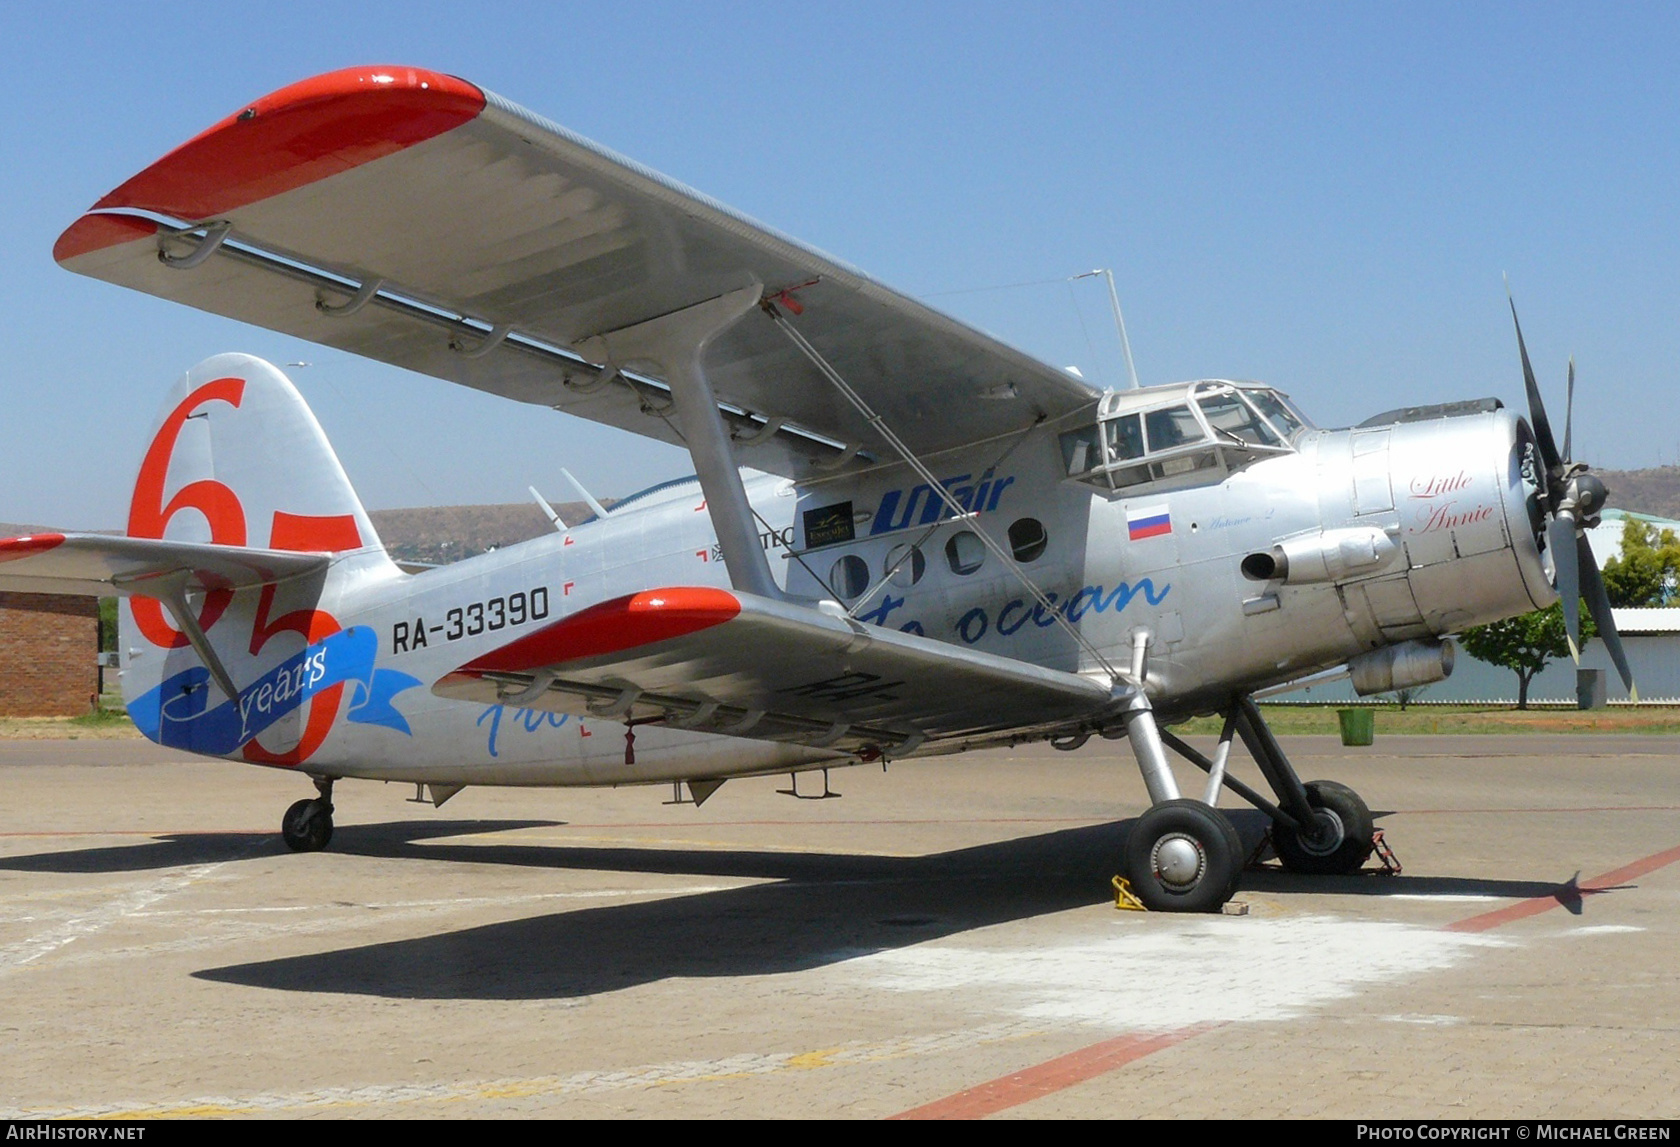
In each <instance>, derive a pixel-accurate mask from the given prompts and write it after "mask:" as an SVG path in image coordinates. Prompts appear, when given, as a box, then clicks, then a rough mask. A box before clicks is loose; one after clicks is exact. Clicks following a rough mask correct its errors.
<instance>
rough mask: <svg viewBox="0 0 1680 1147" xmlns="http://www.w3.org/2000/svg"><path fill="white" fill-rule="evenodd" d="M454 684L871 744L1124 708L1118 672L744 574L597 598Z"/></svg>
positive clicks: (464, 692) (1050, 724) (439, 689)
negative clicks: (885, 622)
mask: <svg viewBox="0 0 1680 1147" xmlns="http://www.w3.org/2000/svg"><path fill="white" fill-rule="evenodd" d="M434 692H436V693H437V694H439V695H440V696H444V697H450V698H456V699H460V700H471V701H476V702H479V703H482V704H496V703H504V704H512V705H520V706H524V707H529V708H535V709H547V710H551V711H555V712H564V713H574V714H578V715H580V716H591V715H593V716H596V717H601V718H610V719H621V720H634V721H637V722H640V721H643V720H648V721H658V722H660V723H663V724H665V725H667V726H669V727H673V728H681V729H695V730H699V731H704V732H712V733H723V734H728V735H731V736H739V737H753V738H761V739H766V740H777V741H788V742H794V743H799V744H806V745H814V746H823V747H829V746H832V747H836V748H839V749H840V750H841V751H849V752H854V753H858V754H859V755H862V756H865V757H869V756H873V755H875V754H879V753H886V754H888V755H892V754H894V753H901V754H902V753H908V752H910V751H912V750H913V749H914V748H915V747H916V746H918V745H920V744H922V743H923V742H924V741H933V740H942V739H949V738H956V737H969V736H980V735H984V734H985V733H987V732H989V731H992V730H998V729H1005V728H1013V729H1021V728H1022V727H1037V728H1054V727H1058V726H1066V725H1068V724H1070V723H1077V722H1079V721H1082V720H1086V719H1089V718H1092V717H1095V716H1098V715H1100V714H1103V713H1106V712H1108V711H1110V710H1111V709H1112V708H1113V707H1114V700H1113V693H1112V690H1111V689H1110V687H1109V686H1108V685H1107V684H1106V683H1103V682H1099V681H1096V680H1092V679H1090V678H1087V677H1083V676H1080V675H1079V674H1076V673H1068V672H1063V671H1061V670H1056V669H1046V668H1042V667H1040V666H1036V665H1029V664H1027V663H1025V662H1020V661H1015V660H1012V659H1010V658H1006V657H996V656H993V655H990V654H986V653H980V652H977V651H975V650H970V649H961V648H958V647H956V646H953V645H948V644H946V643H944V642H940V641H933V640H930V639H928V638H926V637H920V636H917V635H915V634H909V633H900V632H897V631H894V630H889V629H882V628H880V627H878V626H873V625H865V624H863V623H861V622H859V621H856V620H854V619H851V618H848V617H843V616H836V615H835V614H832V613H828V612H825V611H823V610H820V609H817V608H814V607H811V606H805V605H798V604H792V603H787V602H777V601H771V600H769V599H767V598H761V597H755V596H753V595H751V594H745V593H738V592H734V591H729V590H722V589H713V588H703V587H679V588H671V589H660V590H649V591H646V592H644V593H638V594H632V595H630V596H628V597H621V598H617V599H615V600H613V601H608V602H603V603H601V604H599V605H595V606H591V607H590V608H588V609H584V610H581V611H580V612H578V613H575V614H572V615H571V616H570V617H566V618H563V619H562V620H560V621H558V622H555V623H554V624H552V625H549V626H546V627H545V628H543V629H540V630H537V631H536V632H534V633H530V634H527V635H526V636H524V637H521V638H520V639H518V640H517V641H513V642H510V643H509V644H507V645H504V646H502V647H501V648H500V649H497V650H494V651H492V652H490V653H487V654H485V655H484V656H482V657H479V658H477V659H475V660H473V661H471V662H468V663H467V664H465V665H463V666H461V667H460V668H459V669H457V670H455V672H453V673H451V674H449V675H447V676H445V677H444V678H443V679H442V680H440V681H439V682H438V683H437V685H436V686H435V687H434Z"/></svg>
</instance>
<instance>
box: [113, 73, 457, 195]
mask: <svg viewBox="0 0 1680 1147" xmlns="http://www.w3.org/2000/svg"><path fill="white" fill-rule="evenodd" d="M483 110H484V93H483V92H482V91H481V90H479V89H478V88H477V87H475V86H474V85H472V84H469V83H467V82H466V81H465V80H461V79H457V78H455V77H454V76H446V75H443V74H442V73H441V72H429V71H424V70H422V69H419V68H399V67H386V66H369V67H360V68H346V69H344V70H343V71H338V72H328V73H327V74H326V75H323V76H316V77H314V78H313V79H308V80H303V81H302V82H300V83H296V84H292V85H291V86H290V87H284V88H281V89H280V90H279V91H277V92H274V93H273V94H272V95H267V96H264V97H263V98H261V99H259V100H257V101H256V102H255V103H252V104H249V105H247V106H246V107H244V108H241V109H240V110H239V111H238V112H236V113H234V114H233V115H231V116H228V117H227V118H226V119H224V120H222V121H221V122H220V123H218V124H216V125H215V126H214V127H212V128H210V129H209V130H208V131H205V132H203V133H201V134H200V135H197V136H195V137H193V138H192V139H190V140H188V141H187V142H186V143H184V144H182V145H181V146H180V147H178V148H176V149H175V150H174V151H172V152H170V153H169V154H168V155H166V156H164V157H163V158H162V159H160V160H158V161H157V162H156V163H154V164H152V165H151V166H150V167H148V168H146V170H144V171H142V172H141V173H140V174H139V175H136V176H135V177H134V178H133V179H130V180H129V181H128V182H127V183H124V184H123V185H122V186H121V187H118V188H117V189H116V190H115V191H113V192H111V193H110V194H109V195H107V196H105V198H103V199H101V200H100V201H99V202H98V203H96V204H95V205H94V207H95V208H96V209H98V208H112V207H130V208H136V209H140V210H145V211H155V212H157V213H159V214H161V215H172V216H174V217H176V218H178V219H188V220H193V221H198V220H206V219H213V218H215V217H216V216H219V215H222V214H224V213H226V212H228V211H231V210H233V209H234V208H236V207H243V206H245V205H246V204H248V203H255V202H256V201H258V200H260V199H267V198H269V197H270V196H273V195H278V194H280V193H281V192H283V191H290V190H292V189H293V188H295V187H302V186H303V185H304V184H307V183H314V182H315V181H317V180H320V179H325V178H327V177H328V176H330V175H336V174H337V173H339V172H341V171H346V170H348V169H350V168H352V167H357V166H360V165H361V164H364V163H367V162H369V161H370V160H375V159H378V158H380V157H381V156H385V155H390V154H391V153H392V152H396V151H401V150H402V149H403V148H405V147H412V146H413V145H415V144H417V143H421V142H423V141H425V140H428V139H431V138H432V137H433V136H438V135H442V134H443V133H444V132H446V131H449V130H450V129H451V128H455V127H459V126H460V125H461V124H463V123H466V122H467V121H468V120H471V119H474V118H475V117H477V115H478V114H479V113H480V112H482V111H483Z"/></svg>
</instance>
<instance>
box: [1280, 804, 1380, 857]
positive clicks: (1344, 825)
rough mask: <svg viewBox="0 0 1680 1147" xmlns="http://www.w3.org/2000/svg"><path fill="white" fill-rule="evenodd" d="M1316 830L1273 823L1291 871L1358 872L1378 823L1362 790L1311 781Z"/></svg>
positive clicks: (1369, 847) (1281, 849)
mask: <svg viewBox="0 0 1680 1147" xmlns="http://www.w3.org/2000/svg"><path fill="white" fill-rule="evenodd" d="M1305 788H1306V790H1307V803H1308V804H1310V805H1312V807H1313V812H1314V815H1315V818H1316V821H1317V823H1316V825H1315V826H1314V827H1315V828H1316V830H1317V831H1316V832H1315V833H1314V834H1313V835H1312V836H1310V837H1309V836H1304V835H1302V834H1301V833H1298V832H1296V831H1295V830H1294V829H1292V828H1289V827H1287V826H1285V825H1283V824H1279V823H1274V824H1273V825H1272V847H1273V848H1274V849H1276V850H1277V854H1278V859H1279V860H1281V861H1283V866H1284V867H1285V868H1287V869H1289V870H1290V871H1291V872H1306V873H1311V874H1313V875H1317V876H1341V875H1346V874H1347V873H1350V872H1358V871H1359V870H1360V868H1362V867H1363V866H1364V864H1365V861H1366V860H1367V859H1369V858H1370V855H1371V849H1372V844H1371V833H1372V832H1373V831H1374V829H1375V827H1376V826H1375V823H1374V822H1373V821H1372V820H1371V810H1370V809H1369V808H1367V807H1366V806H1365V802H1364V801H1363V800H1361V799H1360V798H1359V794H1358V793H1356V792H1354V791H1353V790H1352V789H1350V788H1348V787H1347V786H1346V785H1339V784H1337V783H1336V782H1335V781H1308V782H1307V784H1306V786H1305Z"/></svg>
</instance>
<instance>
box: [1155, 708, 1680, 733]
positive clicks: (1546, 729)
mask: <svg viewBox="0 0 1680 1147" xmlns="http://www.w3.org/2000/svg"><path fill="white" fill-rule="evenodd" d="M1361 707H1362V708H1371V709H1373V710H1374V711H1375V715H1376V725H1377V735H1378V736H1379V737H1380V736H1382V735H1384V734H1385V733H1386V734H1390V735H1401V736H1403V735H1406V734H1413V733H1652V734H1661V733H1680V708H1674V707H1669V706H1662V707H1656V706H1652V707H1649V708H1646V707H1636V706H1632V705H1627V706H1617V707H1616V708H1613V709H1592V710H1588V711H1582V710H1580V709H1561V708H1560V709H1528V710H1518V709H1517V708H1515V707H1514V706H1510V705H1499V706H1486V705H1412V706H1409V707H1407V708H1405V709H1401V708H1400V707H1399V706H1398V705H1374V706H1361ZM1337 708H1338V706H1333V705H1324V706H1319V705H1261V706H1260V711H1261V712H1262V713H1264V714H1265V715H1266V723H1267V724H1268V725H1270V726H1271V727H1272V731H1273V732H1274V733H1280V734H1284V735H1293V736H1310V735H1320V736H1327V737H1339V736H1340V735H1341V725H1340V724H1339V723H1338V721H1337V718H1336V710H1337ZM1222 725H1223V721H1222V720H1221V719H1220V718H1218V717H1197V718H1195V719H1193V720H1190V721H1186V722H1185V723H1184V724H1182V725H1177V726H1174V729H1175V731H1177V732H1179V733H1181V734H1182V733H1190V734H1192V735H1201V734H1210V735H1214V736H1217V735H1218V734H1219V730H1220V728H1221V726H1222Z"/></svg>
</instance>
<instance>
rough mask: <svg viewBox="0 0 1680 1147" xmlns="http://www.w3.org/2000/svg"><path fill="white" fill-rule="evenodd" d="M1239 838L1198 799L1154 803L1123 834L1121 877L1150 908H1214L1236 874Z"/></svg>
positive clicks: (1232, 888)
mask: <svg viewBox="0 0 1680 1147" xmlns="http://www.w3.org/2000/svg"><path fill="white" fill-rule="evenodd" d="M1242 862H1243V854H1242V841H1241V839H1240V838H1239V837H1238V836H1237V830H1236V829H1235V828H1234V827H1232V825H1231V822H1230V820H1229V819H1227V818H1226V816H1225V814H1224V813H1222V812H1220V811H1219V810H1218V809H1216V808H1210V807H1209V806H1207V805H1205V804H1203V803H1202V802H1201V801H1195V800H1174V801H1164V802H1162V803H1161V804H1158V805H1156V806H1155V807H1154V808H1152V809H1150V810H1149V811H1148V812H1146V813H1144V814H1143V815H1142V816H1140V817H1139V818H1138V819H1137V823H1136V824H1134V825H1133V826H1132V833H1131V836H1129V837H1128V838H1127V840H1126V879H1127V880H1129V881H1130V882H1131V885H1132V891H1133V892H1135V893H1136V894H1137V898H1138V899H1139V900H1141V901H1143V904H1144V907H1146V908H1148V909H1149V910H1150V911H1152V912H1217V911H1219V909H1220V907H1221V906H1222V905H1223V904H1224V903H1225V902H1226V901H1227V900H1229V899H1230V898H1231V894H1232V893H1233V892H1235V891H1236V886H1237V878H1238V877H1239V876H1241V875H1242Z"/></svg>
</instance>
